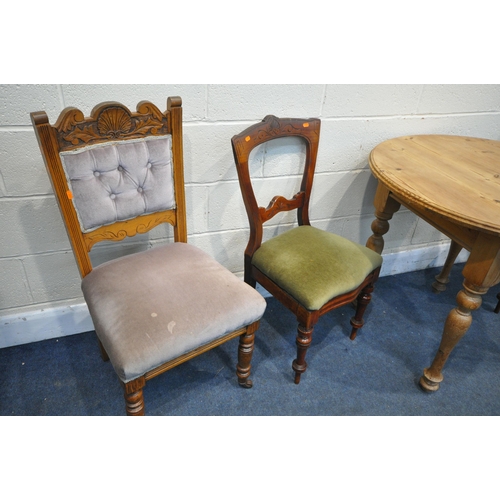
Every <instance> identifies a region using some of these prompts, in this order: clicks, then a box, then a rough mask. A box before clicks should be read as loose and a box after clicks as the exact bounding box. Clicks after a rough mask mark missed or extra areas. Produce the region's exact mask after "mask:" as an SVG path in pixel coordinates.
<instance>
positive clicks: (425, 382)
mask: <svg viewBox="0 0 500 500" xmlns="http://www.w3.org/2000/svg"><path fill="white" fill-rule="evenodd" d="M484 293H486V290H484V291H481V293H480V294H479V293H477V292H475V291H473V290H471V289H469V288H467V286H466V284H465V282H464V289H463V290H461V291H460V292H459V293H458V295H457V307H455V308H454V309H452V310H451V311H450V313H449V314H448V317H447V318H446V322H445V324H444V330H443V337H442V339H441V344H440V345H439V349H438V351H437V353H436V356H435V357H434V361H433V362H432V365H431V366H430V367H429V368H426V369H425V370H424V373H423V375H422V377H421V378H420V386H421V387H422V389H424V390H426V391H437V390H438V389H439V384H440V383H441V382H442V381H443V374H442V370H443V367H444V365H445V363H446V360H447V359H448V357H449V355H450V354H451V352H452V350H453V348H454V347H455V346H456V345H457V343H458V342H459V341H460V339H461V338H462V337H463V336H464V335H465V334H466V333H467V330H468V329H469V327H470V325H471V323H472V311H475V310H476V309H479V307H481V302H482V298H481V295H483V294H484Z"/></svg>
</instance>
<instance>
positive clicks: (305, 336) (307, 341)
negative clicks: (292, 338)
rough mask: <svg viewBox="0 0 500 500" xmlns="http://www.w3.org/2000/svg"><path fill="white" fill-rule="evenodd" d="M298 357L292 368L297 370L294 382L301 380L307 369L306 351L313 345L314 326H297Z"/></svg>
mask: <svg viewBox="0 0 500 500" xmlns="http://www.w3.org/2000/svg"><path fill="white" fill-rule="evenodd" d="M297 332H298V333H297V340H296V344H297V359H295V360H294V361H293V363H292V368H293V370H294V371H295V380H294V382H295V383H296V384H298V383H299V382H300V376H301V375H302V374H303V373H304V372H305V371H306V368H307V363H306V360H305V358H306V353H307V349H308V348H309V346H310V345H311V340H312V333H313V328H312V327H311V328H310V329H308V328H306V327H305V326H303V325H301V324H299V326H298V328H297Z"/></svg>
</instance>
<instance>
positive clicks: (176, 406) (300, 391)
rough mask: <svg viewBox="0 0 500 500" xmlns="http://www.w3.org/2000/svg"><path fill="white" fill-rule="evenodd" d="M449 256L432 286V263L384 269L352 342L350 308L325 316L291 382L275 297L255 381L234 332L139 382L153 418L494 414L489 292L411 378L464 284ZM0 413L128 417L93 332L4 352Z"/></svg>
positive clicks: (291, 336) (497, 365) (499, 363)
mask: <svg viewBox="0 0 500 500" xmlns="http://www.w3.org/2000/svg"><path fill="white" fill-rule="evenodd" d="M461 269H462V265H455V266H454V269H453V271H452V275H451V281H450V284H449V285H448V289H447V290H446V291H445V292H443V293H441V294H439V295H436V294H434V293H432V290H431V283H432V282H433V280H434V276H435V275H436V274H437V272H438V269H427V270H423V271H418V272H412V273H406V274H400V275H396V276H389V277H383V278H380V279H379V281H378V283H377V287H376V289H375V292H374V295H373V300H372V302H371V304H370V305H369V308H368V310H367V313H366V316H365V319H366V324H365V326H364V327H363V329H362V330H361V331H360V333H359V335H358V337H357V338H356V339H355V340H354V341H351V340H349V331H350V330H349V319H350V317H351V316H352V313H353V309H352V308H351V307H350V306H345V307H343V308H341V309H339V310H336V311H332V312H331V313H328V314H327V315H325V316H323V317H322V318H321V320H320V321H319V323H318V325H317V327H316V329H315V332H314V335H313V341H312V345H311V347H310V349H309V351H308V353H307V362H308V369H307V371H306V373H305V374H304V375H303V376H302V380H301V383H300V384H299V385H295V384H294V383H293V370H292V368H291V363H292V360H293V359H294V357H295V353H296V348H295V336H296V321H295V318H294V317H293V315H292V314H291V313H290V312H289V311H288V310H286V309H285V308H284V307H283V306H281V305H280V304H279V303H278V302H277V301H276V300H275V299H273V298H268V299H267V303H268V307H267V310H266V313H265V315H264V318H263V319H262V321H261V326H260V329H259V330H258V331H257V336H256V344H255V352H254V356H253V361H252V376H251V378H252V380H253V382H254V386H253V388H252V389H250V390H245V389H242V388H240V387H239V386H238V384H237V379H236V375H235V373H234V371H235V369H234V368H235V363H236V352H237V340H233V341H230V342H229V343H226V344H225V345H223V346H221V347H219V348H217V349H215V350H212V351H211V352H209V353H206V354H204V355H202V356H199V357H198V358H196V359H194V360H191V361H189V362H188V363H185V364H184V365H181V366H179V367H177V368H174V369H173V370H171V371H169V372H167V373H165V374H163V375H162V376H159V377H157V378H155V379H153V380H151V381H149V382H148V383H147V385H146V388H145V391H144V395H145V403H146V412H147V414H148V415H153V416H154V415H156V416H159V415H171V416H174V415H178V416H189V415H201V416H211V415H219V416H244V415H254V416H261V415H268V416H280V415H295V416H319V415H325V416H343V415H348V416H361V415H368V416H398V415H407V416H424V415H429V416H441V415H448V416H455V415H456V416H459V415H460V416H483V415H490V416H496V415H500V335H498V330H499V326H500V315H497V314H494V313H493V312H492V311H493V308H494V307H495V305H496V297H495V295H496V292H497V291H498V290H496V289H492V290H490V292H489V293H488V294H487V295H486V296H485V297H484V300H483V306H482V308H481V309H480V310H479V311H477V312H476V313H475V314H474V320H473V323H472V326H471V328H470V330H469V332H468V333H467V335H466V336H465V337H464V338H463V339H462V341H461V342H460V343H459V344H458V346H457V347H456V349H455V350H454V351H453V353H452V354H451V356H450V358H449V360H448V362H447V364H446V366H445V369H444V372H443V373H444V381H443V383H442V384H441V388H440V390H439V391H437V392H436V393H425V392H423V391H422V390H421V389H420V388H419V386H418V379H419V378H420V376H421V374H422V370H423V369H424V368H425V367H427V366H429V365H430V363H431V361H432V359H433V357H434V354H435V352H436V349H437V347H438V345H439V342H440V338H441V332H442V325H443V322H444V320H445V318H446V316H447V314H448V312H449V311H450V309H451V308H452V307H454V305H455V296H456V293H457V291H458V290H459V289H460V286H461V283H462V275H461ZM0 390H1V394H2V397H1V398H0V415H2V416H8V415H14V416H21V415H103V416H104V415H124V413H125V412H124V401H123V394H122V389H121V386H120V384H119V382H118V379H117V377H116V376H115V374H114V371H113V369H112V367H111V365H110V364H109V363H104V362H103V361H102V360H101V358H100V354H99V349H98V346H97V342H96V339H95V334H94V332H88V333H83V334H78V335H73V336H68V337H63V338H60V339H53V340H46V341H42V342H37V343H32V344H27V345H21V346H15V347H10V348H6V349H1V350H0Z"/></svg>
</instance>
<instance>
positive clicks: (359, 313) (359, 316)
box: [349, 283, 373, 340]
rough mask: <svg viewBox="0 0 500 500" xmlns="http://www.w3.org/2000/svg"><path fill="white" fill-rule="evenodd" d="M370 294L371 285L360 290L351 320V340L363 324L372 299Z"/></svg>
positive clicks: (371, 290)
mask: <svg viewBox="0 0 500 500" xmlns="http://www.w3.org/2000/svg"><path fill="white" fill-rule="evenodd" d="M372 292H373V284H372V283H370V284H369V285H368V286H367V287H365V288H364V289H363V290H361V293H360V294H359V295H358V299H357V306H356V314H355V315H354V316H353V317H352V318H351V326H352V330H351V336H350V337H349V338H350V339H351V340H354V339H355V338H356V334H357V333H358V330H359V329H360V328H361V327H362V326H363V325H364V324H365V322H364V320H363V315H364V314H365V311H366V308H367V306H368V304H369V303H370V300H371V299H372Z"/></svg>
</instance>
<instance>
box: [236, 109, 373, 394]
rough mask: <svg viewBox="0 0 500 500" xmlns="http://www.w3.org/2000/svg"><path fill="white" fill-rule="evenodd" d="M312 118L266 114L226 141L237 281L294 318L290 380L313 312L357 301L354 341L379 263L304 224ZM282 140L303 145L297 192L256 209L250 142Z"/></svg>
mask: <svg viewBox="0 0 500 500" xmlns="http://www.w3.org/2000/svg"><path fill="white" fill-rule="evenodd" d="M320 123H321V122H320V120H319V119H315V118H314V119H307V120H303V119H293V118H292V119H290V118H286V119H285V118H283V119H280V118H277V117H275V116H272V115H268V116H266V117H265V118H264V120H263V121H262V122H260V123H257V124H255V125H252V126H250V127H248V128H247V129H246V130H244V131H243V132H241V133H240V134H238V135H235V136H234V137H233V138H232V140H231V142H232V147H233V154H234V160H235V163H236V168H237V171H238V178H239V183H240V188H241V192H242V195H243V201H244V204H245V208H246V212H247V215H248V220H249V224H250V238H249V241H248V245H247V247H246V250H245V261H244V262H245V264H244V266H245V281H246V282H247V283H248V284H250V285H252V286H256V282H258V283H260V284H261V285H262V286H263V287H264V288H265V289H266V290H268V291H269V292H270V293H271V294H272V295H273V296H274V297H276V298H277V299H278V300H279V301H280V302H281V303H282V304H283V305H284V306H286V307H287V308H288V309H290V311H292V312H293V313H294V314H295V315H296V317H297V320H298V323H299V326H298V335H297V341H296V343H297V358H296V359H295V360H294V361H293V364H292V368H293V370H294V371H295V383H296V384H298V383H299V382H300V377H301V374H302V373H304V372H305V370H306V367H307V363H306V361H305V356H306V352H307V349H308V347H309V345H310V344H311V339H312V333H313V329H314V325H315V324H316V323H317V321H318V319H319V317H320V316H321V315H323V314H325V313H327V312H328V311H331V310H332V309H336V308H338V307H341V306H343V305H344V304H350V303H352V302H353V301H355V300H356V299H357V308H356V313H355V315H354V317H353V318H352V319H351V325H352V331H351V335H350V338H351V339H354V338H355V336H356V332H357V331H358V330H359V329H360V328H361V327H362V326H363V314H364V311H365V309H366V307H367V305H368V303H369V301H370V299H371V293H372V291H373V286H374V284H375V282H376V280H377V278H378V276H379V272H380V267H381V265H382V258H381V257H380V255H379V254H377V253H375V252H373V251H372V250H369V249H368V248H366V247H364V246H362V245H359V244H357V243H353V242H351V241H349V240H347V239H345V238H343V237H341V236H338V235H335V234H332V233H329V232H327V231H323V230H320V229H317V228H314V227H312V226H311V225H310V222H309V201H310V196H311V188H312V184H313V176H314V169H315V165H316V156H317V152H318V143H319V133H320ZM282 137H299V138H301V139H302V140H303V141H304V142H305V146H306V159H305V167H304V172H303V176H302V184H301V187H300V191H299V192H298V193H297V194H295V196H293V197H292V198H291V199H288V198H285V197H283V196H281V195H280V196H275V197H274V198H273V199H272V200H271V201H270V203H269V205H268V206H267V208H263V207H259V206H258V205H257V201H256V197H255V194H254V189H253V187H252V180H251V178H250V174H249V164H248V163H249V162H248V159H249V156H250V152H251V151H252V150H253V149H254V148H255V147H256V146H259V145H261V144H263V143H265V142H267V141H271V140H273V139H277V138H282ZM295 209H296V210H297V220H298V227H294V228H292V229H290V230H288V231H286V232H283V233H281V234H279V235H278V236H274V237H272V238H270V239H268V240H267V241H265V242H264V243H263V242H262V240H263V224H264V223H265V222H267V221H269V220H270V219H271V218H272V217H274V216H275V215H276V214H277V213H279V212H282V211H288V210H295Z"/></svg>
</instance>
